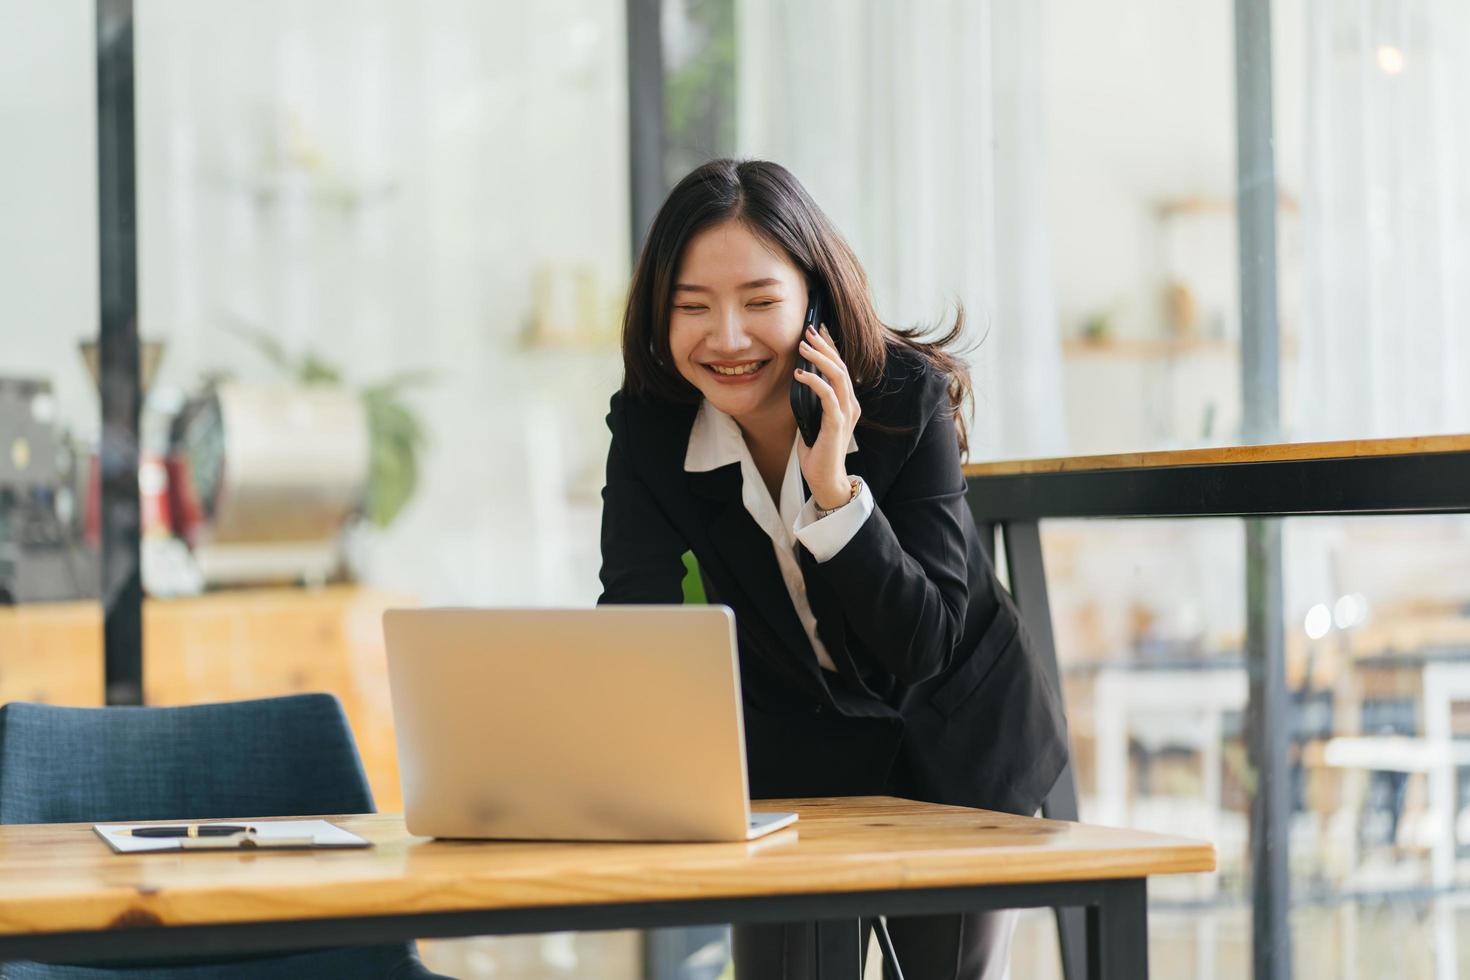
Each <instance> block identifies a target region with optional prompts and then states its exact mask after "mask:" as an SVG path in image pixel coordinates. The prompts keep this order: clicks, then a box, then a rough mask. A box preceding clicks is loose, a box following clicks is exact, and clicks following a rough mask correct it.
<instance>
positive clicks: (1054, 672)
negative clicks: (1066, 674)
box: [987, 521, 1126, 980]
mask: <svg viewBox="0 0 1470 980" xmlns="http://www.w3.org/2000/svg"><path fill="white" fill-rule="evenodd" d="M1001 528H1002V530H1003V532H1004V534H1003V537H1004V539H1005V551H1006V567H1007V568H1008V569H1009V571H1010V579H1011V595H1013V596H1014V597H1015V599H1016V607H1017V608H1018V609H1019V610H1020V611H1021V619H1022V620H1023V621H1024V622H1025V624H1026V629H1027V630H1028V631H1029V632H1030V634H1031V639H1032V642H1033V643H1034V644H1035V649H1036V655H1037V656H1038V657H1040V658H1041V664H1042V666H1043V667H1044V668H1045V670H1046V676H1047V680H1048V681H1050V682H1051V684H1052V686H1053V688H1054V689H1055V690H1056V692H1057V697H1058V698H1059V699H1060V698H1061V697H1062V682H1061V671H1060V670H1059V669H1058V667H1057V650H1056V642H1055V640H1054V638H1053V635H1052V628H1051V604H1050V602H1049V600H1048V599H1047V594H1046V566H1045V563H1044V562H1043V561H1042V555H1041V528H1040V526H1039V525H1038V524H1037V523H1036V522H1035V521H1007V522H1006V523H1004V524H1002V525H1001ZM987 540H988V541H991V542H992V543H993V541H994V533H993V532H992V533H991V535H990V537H989V538H987ZM1065 707H1066V706H1065V704H1063V709H1064V710H1065ZM1125 755H1126V752H1125ZM1125 761H1126V759H1125ZM1124 768H1125V776H1126V765H1125V767H1124ZM1041 813H1042V816H1044V817H1046V818H1047V819H1048V820H1076V819H1077V776H1076V774H1075V773H1074V772H1073V770H1072V763H1070V762H1068V763H1067V766H1066V768H1065V769H1063V770H1062V774H1061V775H1060V776H1059V777H1057V782H1056V785H1055V786H1053V787H1052V790H1051V792H1050V793H1048V794H1047V797H1046V800H1045V801H1044V802H1043V803H1042V805H1041ZM1056 917H1057V943H1058V945H1059V947H1060V951H1061V959H1062V976H1063V978H1064V980H1097V974H1096V973H1088V972H1086V968H1085V963H1084V960H1083V955H1084V953H1085V943H1084V940H1083V934H1084V932H1085V931H1086V929H1085V923H1084V921H1083V914H1082V909H1080V908H1058V909H1056Z"/></svg>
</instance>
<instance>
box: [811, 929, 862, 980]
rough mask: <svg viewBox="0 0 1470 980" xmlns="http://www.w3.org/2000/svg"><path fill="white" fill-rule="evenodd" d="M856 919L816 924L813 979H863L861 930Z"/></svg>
mask: <svg viewBox="0 0 1470 980" xmlns="http://www.w3.org/2000/svg"><path fill="white" fill-rule="evenodd" d="M859 926H860V923H859V921H858V920H857V919H823V920H821V921H819V922H818V923H817V976H816V980H862V975H863V959H862V938H863V937H862V931H861V930H860V928H859Z"/></svg>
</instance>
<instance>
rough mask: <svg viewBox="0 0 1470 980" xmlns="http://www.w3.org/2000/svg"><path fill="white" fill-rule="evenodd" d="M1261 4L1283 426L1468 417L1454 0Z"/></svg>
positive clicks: (1463, 62)
mask: <svg viewBox="0 0 1470 980" xmlns="http://www.w3.org/2000/svg"><path fill="white" fill-rule="evenodd" d="M1273 12H1274V17H1275V26H1274V30H1275V34H1276V37H1275V69H1274V70H1275V75H1276V82H1275V109H1276V114H1277V127H1276V131H1277V134H1278V140H1277V161H1278V172H1279V175H1280V181H1281V187H1282V193H1283V196H1284V197H1287V198H1289V199H1290V200H1292V201H1295V202H1298V203H1299V205H1300V206H1299V214H1298V215H1297V217H1296V219H1295V232H1294V234H1293V235H1291V236H1290V237H1286V236H1284V237H1283V241H1282V249H1281V255H1280V273H1281V294H1282V305H1283V310H1290V311H1291V313H1292V317H1293V320H1294V327H1295V329H1294V330H1293V331H1292V332H1291V335H1286V334H1284V335H1283V338H1282V342H1283V348H1282V354H1283V368H1284V370H1283V380H1284V381H1285V383H1286V385H1287V391H1288V392H1289V393H1291V394H1292V396H1293V397H1292V398H1291V400H1290V402H1289V404H1288V406H1287V413H1286V416H1285V418H1284V421H1285V422H1286V423H1287V426H1288V428H1287V434H1288V435H1289V436H1290V437H1291V438H1293V439H1300V440H1313V439H1362V438H1370V437H1388V436H1416V435H1432V434H1436V433H1444V432H1466V431H1470V390H1467V386H1466V385H1465V383H1464V374H1465V368H1466V365H1467V364H1470V277H1467V276H1466V275H1465V268H1466V266H1467V262H1470V181H1467V180H1465V178H1464V174H1465V173H1466V172H1467V170H1470V118H1467V114H1466V112H1465V106H1464V100H1465V93H1466V91H1470V7H1467V6H1466V5H1465V4H1463V3H1455V2H1435V0H1420V2H1411V3H1387V4H1386V3H1363V4H1339V3H1330V2H1318V0H1278V2H1277V3H1275V4H1273ZM1293 344H1295V345H1296V346H1297V347H1298V348H1299V352H1300V356H1299V357H1296V358H1295V359H1294V362H1293V361H1291V360H1288V355H1289V350H1290V348H1291V346H1292V345H1293ZM1287 367H1290V368H1291V370H1290V371H1287V370H1285V368H1287Z"/></svg>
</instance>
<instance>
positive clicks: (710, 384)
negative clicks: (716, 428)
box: [669, 221, 807, 420]
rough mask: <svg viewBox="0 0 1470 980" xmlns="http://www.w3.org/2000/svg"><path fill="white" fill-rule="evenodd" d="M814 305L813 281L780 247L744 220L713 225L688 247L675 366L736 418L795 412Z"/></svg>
mask: <svg viewBox="0 0 1470 980" xmlns="http://www.w3.org/2000/svg"><path fill="white" fill-rule="evenodd" d="M806 301H807V295H806V277H805V276H803V275H802V273H801V270H800V269H798V268H797V267H796V266H795V265H794V264H792V262H791V260H790V259H788V258H787V257H786V256H785V255H784V254H782V253H781V252H780V250H779V249H776V248H774V247H772V246H770V245H768V244H766V243H765V242H764V241H762V240H761V239H760V238H757V237H756V236H755V234H754V233H753V232H751V231H750V229H748V228H747V227H746V226H745V225H744V224H742V223H740V222H738V221H726V222H722V223H721V224H718V225H712V226H711V227H709V228H706V229H705V230H704V231H701V232H700V233H699V234H697V235H695V236H694V237H693V238H691V239H690V240H689V242H688V243H687V244H686V245H685V247H684V255H683V258H682V260H681V261H680V263H679V269H678V272H677V274H676V276H675V278H674V296H673V309H672V311H671V312H670V314H669V347H670V349H671V350H672V352H673V356H674V364H675V366H676V367H677V368H678V369H679V373H680V374H681V375H683V376H684V378H685V379H686V380H687V381H688V382H689V383H690V384H692V385H694V387H696V388H698V389H699V391H700V393H701V394H703V395H704V397H705V398H707V399H708V400H709V401H710V403H711V404H712V405H713V406H714V407H715V408H718V409H719V410H720V411H722V412H725V413H726V414H728V415H732V416H734V417H735V418H736V419H741V418H742V417H744V418H748V419H750V420H755V419H758V418H759V419H767V418H770V417H772V416H778V417H779V413H780V412H781V411H782V407H783V406H784V411H785V412H786V414H787V415H790V412H791V408H790V404H791V403H790V390H791V387H790V386H791V375H792V371H793V370H795V368H796V343H797V340H798V339H799V338H800V336H801V328H802V321H803V317H804V315H805V313H806Z"/></svg>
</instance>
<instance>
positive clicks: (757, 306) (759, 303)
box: [746, 299, 777, 310]
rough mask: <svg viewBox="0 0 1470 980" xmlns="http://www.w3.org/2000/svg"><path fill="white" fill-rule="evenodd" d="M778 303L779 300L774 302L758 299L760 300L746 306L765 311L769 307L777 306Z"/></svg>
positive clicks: (772, 300)
mask: <svg viewBox="0 0 1470 980" xmlns="http://www.w3.org/2000/svg"><path fill="white" fill-rule="evenodd" d="M776 303H777V300H774V299H758V300H755V301H754V302H752V303H748V304H746V305H748V306H749V307H750V308H751V309H755V310H763V309H765V308H766V307H768V306H775V305H776Z"/></svg>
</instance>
